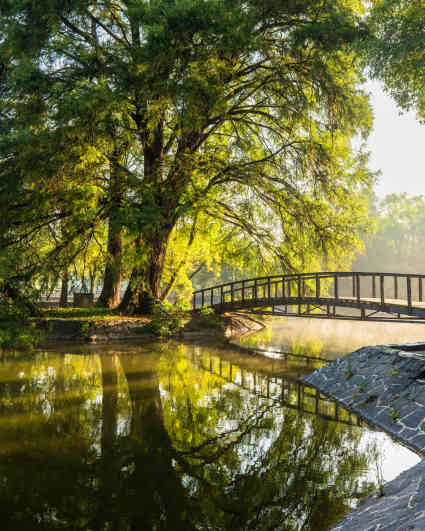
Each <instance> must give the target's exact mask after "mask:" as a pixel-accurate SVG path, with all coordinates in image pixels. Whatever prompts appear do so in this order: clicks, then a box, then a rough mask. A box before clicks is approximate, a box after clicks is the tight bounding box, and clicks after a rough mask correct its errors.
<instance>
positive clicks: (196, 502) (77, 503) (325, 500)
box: [0, 341, 420, 531]
mask: <svg viewBox="0 0 425 531" xmlns="http://www.w3.org/2000/svg"><path fill="white" fill-rule="evenodd" d="M321 363H322V362H320V361H318V360H317V359H316V360H315V359H312V360H308V359H307V358H297V357H295V356H289V357H287V358H286V359H267V358H264V357H263V356H256V355H253V354H250V353H247V352H245V351H243V350H242V349H239V348H237V347H229V346H223V347H218V346H217V347H212V346H201V345H196V344H190V343H188V344H182V343H178V342H173V341H170V342H166V343H154V344H145V345H129V344H127V345H122V344H121V345H117V346H113V345H108V346H100V347H96V346H81V345H80V346H75V345H74V346H69V347H61V348H60V349H54V348H50V349H48V350H40V351H38V352H36V353H32V354H25V353H15V354H13V355H12V354H7V355H3V357H2V358H1V361H0V423H1V427H0V513H1V521H2V527H1V529H8V530H9V529H13V530H14V529H16V530H20V531H21V530H29V529H87V530H130V529H131V530H145V529H146V530H162V529H167V530H168V529H169V530H185V531H186V530H191V529H193V530H194V529H202V530H220V529H232V530H254V529H259V530H263V529H264V530H265V529H267V530H271V529H279V530H281V529H284V530H300V529H311V530H315V531H318V530H321V529H327V528H328V527H329V526H330V525H331V524H332V523H334V522H336V521H338V520H339V519H340V518H341V517H342V516H343V515H344V514H345V513H346V512H347V511H348V510H350V508H353V507H355V506H356V505H357V504H358V501H359V500H360V499H361V498H362V497H363V496H364V495H366V494H367V493H369V492H371V491H372V490H374V489H379V485H380V484H382V482H383V481H384V480H388V479H391V478H392V477H394V476H395V475H397V474H398V473H399V472H401V470H403V469H405V468H409V467H410V466H412V465H413V464H415V463H416V462H418V461H419V459H420V458H419V457H418V456H417V455H415V454H414V453H412V452H410V451H409V450H407V449H406V448H404V447H402V446H400V445H398V444H396V443H394V442H393V441H392V440H391V439H390V438H389V437H387V436H386V435H385V434H383V433H381V432H377V431H374V430H373V429H371V428H368V427H366V426H361V425H359V424H361V423H360V422H359V419H358V418H357V417H356V416H355V415H353V414H350V413H348V412H347V411H345V410H343V409H342V408H340V407H338V406H337V405H336V404H335V403H333V402H331V401H329V400H326V399H325V398H324V397H323V396H320V395H318V393H316V392H315V391H314V390H313V389H311V388H306V387H303V386H301V385H299V384H298V383H297V381H296V380H297V378H298V377H299V376H301V375H302V374H305V373H307V372H310V371H311V370H313V369H314V368H316V367H318V366H320V364H321Z"/></svg>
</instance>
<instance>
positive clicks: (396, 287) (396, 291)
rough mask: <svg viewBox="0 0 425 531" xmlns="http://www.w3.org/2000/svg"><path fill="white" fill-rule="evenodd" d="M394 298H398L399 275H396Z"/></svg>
mask: <svg viewBox="0 0 425 531" xmlns="http://www.w3.org/2000/svg"><path fill="white" fill-rule="evenodd" d="M394 299H396V300H397V299H398V277H397V275H395V276H394Z"/></svg>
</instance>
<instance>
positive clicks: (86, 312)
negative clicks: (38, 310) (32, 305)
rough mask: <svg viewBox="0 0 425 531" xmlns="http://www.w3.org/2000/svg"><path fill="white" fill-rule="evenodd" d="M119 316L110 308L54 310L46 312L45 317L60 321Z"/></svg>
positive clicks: (43, 314)
mask: <svg viewBox="0 0 425 531" xmlns="http://www.w3.org/2000/svg"><path fill="white" fill-rule="evenodd" d="M116 315H119V314H118V312H117V311H116V310H111V309H109V308H96V307H93V308H52V309H48V310H44V311H43V313H42V316H43V317H48V318H59V319H93V320H96V319H97V318H108V317H111V318H112V317H114V316H116Z"/></svg>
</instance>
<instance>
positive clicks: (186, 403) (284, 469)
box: [163, 360, 370, 530]
mask: <svg viewBox="0 0 425 531" xmlns="http://www.w3.org/2000/svg"><path fill="white" fill-rule="evenodd" d="M180 363H182V362H181V361H180ZM178 364H179V362H177V363H176V360H173V367H174V368H175V367H177V368H178ZM182 365H183V366H184V364H182ZM174 368H173V370H172V371H170V373H171V374H172V376H171V377H170V374H169V375H168V376H166V377H164V379H165V380H168V381H170V379H171V381H172V382H173V377H174V384H172V385H169V388H170V394H169V398H168V400H165V401H164V407H165V416H166V417H167V416H168V423H167V427H168V430H169V432H170V434H171V435H172V438H173V441H174V445H175V447H176V449H177V450H178V452H179V455H180V459H179V464H180V466H181V467H182V468H183V469H184V470H185V471H186V473H188V474H189V475H190V476H191V477H192V483H191V484H192V495H193V496H197V497H199V498H200V499H201V502H200V503H201V504H202V508H203V515H202V517H201V518H202V520H203V525H204V526H207V527H208V526H210V527H211V528H220V529H221V528H222V529H227V528H229V529H230V528H233V529H275V528H279V529H288V530H289V529H315V530H316V529H326V528H327V527H328V526H329V525H330V524H331V523H332V522H335V521H336V520H338V519H339V517H340V516H342V515H343V514H344V513H345V512H346V511H347V510H348V508H350V504H351V503H352V502H353V498H354V497H357V496H358V495H359V494H361V491H362V489H363V490H364V491H365V492H366V491H368V489H369V488H370V486H369V485H367V484H363V485H361V484H360V481H359V479H360V477H361V476H362V474H363V471H364V470H365V468H366V465H367V454H366V453H362V452H359V441H360V437H361V432H360V431H359V430H351V431H348V430H347V429H346V428H344V427H342V426H339V425H337V424H335V423H333V424H329V423H325V422H324V421H322V420H320V419H318V418H315V417H313V416H308V417H302V416H299V415H298V414H294V413H293V412H291V411H286V410H285V409H282V410H281V411H280V412H278V411H276V409H277V408H271V407H270V405H269V404H268V403H267V402H265V401H264V400H261V399H259V398H256V397H252V396H248V395H246V396H243V397H242V395H241V393H240V391H233V392H232V391H231V390H229V389H227V390H221V392H219V393H215V392H214V389H215V388H216V385H217V382H216V377H215V376H214V375H211V374H210V373H208V372H205V373H204V375H209V377H211V382H210V395H209V397H208V408H207V409H208V410H211V411H215V412H217V411H218V412H219V423H220V425H219V426H217V425H214V419H213V418H211V416H210V415H208V414H206V413H205V409H206V407H207V404H206V396H205V395H204V396H203V398H202V399H200V390H201V389H202V385H204V387H208V384H207V383H206V382H202V380H201V379H200V377H199V375H197V374H196V372H194V371H193V370H192V374H191V370H190V367H189V366H184V371H183V370H182V371H181V372H180V373H179V371H178V370H177V371H176V370H175V369H174ZM163 369H164V368H163ZM203 377H204V378H205V376H203ZM167 411H169V415H167ZM194 418H196V420H197V422H196V423H194V422H193V419H194ZM201 419H203V422H200V420H201ZM176 426H177V427H176ZM266 448H267V449H266ZM342 449H343V450H342ZM282 526H283V527H282Z"/></svg>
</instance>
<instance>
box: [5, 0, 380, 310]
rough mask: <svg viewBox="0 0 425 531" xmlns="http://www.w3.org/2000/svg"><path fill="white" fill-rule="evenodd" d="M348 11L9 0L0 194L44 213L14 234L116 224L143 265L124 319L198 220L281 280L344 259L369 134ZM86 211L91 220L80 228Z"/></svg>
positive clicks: (358, 221)
mask: <svg viewBox="0 0 425 531" xmlns="http://www.w3.org/2000/svg"><path fill="white" fill-rule="evenodd" d="M358 4H359V3H358V2H347V1H342V0H341V1H335V0H325V1H322V0H321V1H318V0H302V1H301V0H294V1H291V2H283V1H282V0H263V2H261V4H260V5H259V4H258V1H254V0H246V1H240V0H151V1H145V0H123V1H116V0H114V1H111V0H101V1H99V0H72V1H68V2H62V1H59V0H57V1H56V0H52V1H50V2H49V3H47V4H46V2H44V1H41V0H40V1H30V0H18V1H16V2H13V3H10V2H7V1H6V0H2V1H1V2H0V25H1V28H2V30H0V31H1V32H2V38H1V41H0V44H1V49H2V57H3V61H2V63H3V64H4V68H3V72H4V73H3V75H2V81H1V93H2V96H4V98H3V102H2V108H3V110H4V112H3V119H2V123H1V126H0V127H1V131H0V133H1V139H0V173H1V174H2V175H3V182H2V183H1V186H4V183H5V182H7V183H10V182H11V181H13V183H14V184H13V193H14V196H15V197H16V195H17V194H18V193H19V192H22V191H25V193H31V194H33V193H34V190H40V186H41V185H40V183H43V185H42V186H41V189H42V190H43V193H42V194H41V196H42V197H44V200H43V202H42V205H41V206H40V208H39V209H38V210H41V211H40V212H38V210H37V211H36V212H34V206H31V207H29V208H28V205H27V204H26V203H24V204H23V205H22V204H21V203H19V204H18V205H17V206H18V207H19V208H18V210H17V211H19V212H20V210H22V211H24V212H25V213H24V214H19V216H20V217H19V223H21V222H22V219H23V218H25V219H26V220H28V222H32V223H30V226H31V229H30V230H31V231H32V230H34V231H36V230H37V227H38V226H37V223H40V221H39V220H40V218H41V219H43V220H45V221H43V222H46V223H47V222H49V219H51V218H49V216H59V215H60V216H61V217H64V216H68V218H69V219H70V220H72V223H73V231H71V230H69V231H67V232H66V234H67V238H68V241H70V242H71V241H73V239H74V236H75V237H79V238H81V234H82V233H83V234H86V233H87V231H90V230H91V229H92V227H93V226H94V225H95V224H96V222H98V221H99V220H102V219H106V218H109V222H110V228H111V227H112V225H113V224H115V227H118V228H120V227H121V224H122V225H125V226H126V230H127V231H128V234H129V237H130V238H131V239H132V241H133V244H134V248H135V264H134V268H133V271H132V274H131V280H130V284H129V287H128V289H127V293H126V297H125V299H124V308H123V309H125V310H127V311H133V312H141V311H148V310H149V308H150V307H151V304H152V302H153V301H154V300H156V299H160V298H161V297H162V296H164V293H166V292H167V290H168V289H169V282H165V285H164V282H163V272H164V265H165V263H166V257H167V251H168V247H169V243H170V239H172V235H173V231H175V230H176V228H178V226H179V224H180V223H183V224H185V223H190V220H192V221H193V220H195V219H196V218H197V215H198V214H199V213H203V214H206V215H208V216H210V217H212V218H215V219H218V220H220V221H221V222H223V223H224V224H226V225H227V226H231V227H235V228H236V229H237V230H238V231H240V232H241V233H243V234H244V235H248V236H249V237H250V238H251V239H252V240H253V241H255V242H256V243H257V244H259V245H260V246H262V247H263V248H266V249H268V251H269V252H270V253H271V254H273V255H274V256H276V257H277V259H278V261H279V263H280V264H281V266H282V267H284V268H291V267H294V266H296V267H302V266H303V265H305V261H304V258H303V255H304V254H308V252H312V250H314V251H315V252H316V254H317V252H318V251H320V253H321V254H322V255H324V256H326V257H327V258H328V260H331V258H332V257H334V256H337V255H338V251H339V250H341V249H346V250H347V251H351V250H352V247H355V246H356V245H357V244H358V242H359V240H358V238H357V235H356V230H354V231H353V227H354V228H358V227H363V226H364V224H365V216H366V209H365V205H364V198H365V192H366V191H367V189H368V187H369V186H370V183H371V175H370V173H369V172H368V171H367V170H366V169H365V158H364V156H363V155H362V154H360V155H359V154H356V153H354V151H353V149H352V139H353V137H355V136H356V135H359V134H365V133H366V132H367V130H368V128H369V127H370V121H371V119H370V113H369V109H368V104H367V97H366V96H365V95H364V94H363V93H362V92H361V91H360V90H358V89H357V84H358V82H359V80H360V74H359V68H358V64H357V60H356V58H355V56H354V55H353V53H352V52H351V51H350V46H351V45H352V43H353V42H355V41H356V40H358V39H359V38H360V37H361V36H362V34H363V32H362V27H361V22H360V20H361V12H358V11H357V6H358ZM111 130H113V131H114V135H116V136H117V137H118V138H119V139H120V142H124V143H125V145H126V152H127V156H126V157H125V160H124V159H123V157H121V156H117V155H116V153H115V154H114V150H113V149H111V145H112V144H111V134H110V131H111ZM11 160H12V162H13V165H12V166H10V161H11ZM108 165H109V166H110V165H112V166H113V168H114V172H115V174H117V173H119V174H120V175H121V176H125V178H124V177H120V179H119V182H120V183H123V182H125V189H124V190H122V189H120V193H119V199H118V201H117V200H115V199H116V196H114V197H115V199H114V200H113V201H112V203H113V206H114V208H113V209H112V210H111V208H110V207H111V202H110V201H109V200H108V198H107V195H105V194H103V193H102V192H103V189H102V187H101V186H100V191H99V181H98V179H97V176H98V175H99V172H102V171H103V168H104V167H105V166H108ZM64 167H66V168H68V167H72V169H73V170H72V171H73V184H72V185H71V186H70V187H69V188H66V191H65V192H64V193H63V196H64V197H62V202H64V203H65V205H64V206H63V208H62V209H61V210H60V209H58V206H57V202H55V201H54V200H52V201H51V202H49V201H46V200H45V199H46V197H47V198H50V195H48V194H47V196H46V195H45V194H46V187H47V189H48V191H49V192H50V194H51V195H54V194H55V193H56V195H57V190H56V189H54V190H51V183H56V182H57V179H58V175H59V176H62V173H61V172H62V168H64ZM11 168H12V169H11ZM111 175H112V174H111ZM59 182H62V181H61V180H59ZM46 183H47V184H46ZM110 183H111V186H112V180H111V181H110ZM60 189H62V188H60ZM110 189H111V190H112V188H110ZM28 190H30V192H28ZM75 194H76V195H75ZM65 196H66V197H65ZM82 198H83V201H84V200H86V201H88V204H89V205H90V208H89V209H88V213H87V214H84V216H80V215H77V216H76V213H75V209H74V206H73V204H74V201H76V203H77V212H79V213H81V210H79V209H78V207H81V200H82ZM117 206H118V212H117V208H115V207H117ZM2 210H5V211H6V214H7V209H6V208H5V205H4V206H3V208H2ZM28 212H30V214H29V213H28ZM31 216H32V217H31ZM52 219H53V221H54V220H55V218H54V217H53V218H52ZM5 220H6V221H5V226H6V229H5V232H6V233H7V232H8V230H7V227H10V224H11V223H13V220H12V221H10V220H9V219H8V216H7V215H5ZM16 223H17V222H15V225H14V228H13V230H14V231H15V232H16V231H17V230H18V227H17V225H16ZM20 226H21V225H19V227H20ZM27 233H28V231H27ZM27 233H26V234H25V237H28V236H31V235H32V234H33V232H30V233H29V234H27ZM20 238H22V236H20ZM190 243H191V242H190V237H189V239H188V244H190ZM111 249H112V247H111V248H110V249H109V250H110V252H109V255H111V254H113V253H111ZM118 250H119V246H118ZM116 254H117V255H119V252H118V253H116ZM300 256H301V257H302V258H301V259H300V258H299V257H300ZM331 261H332V260H331Z"/></svg>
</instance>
